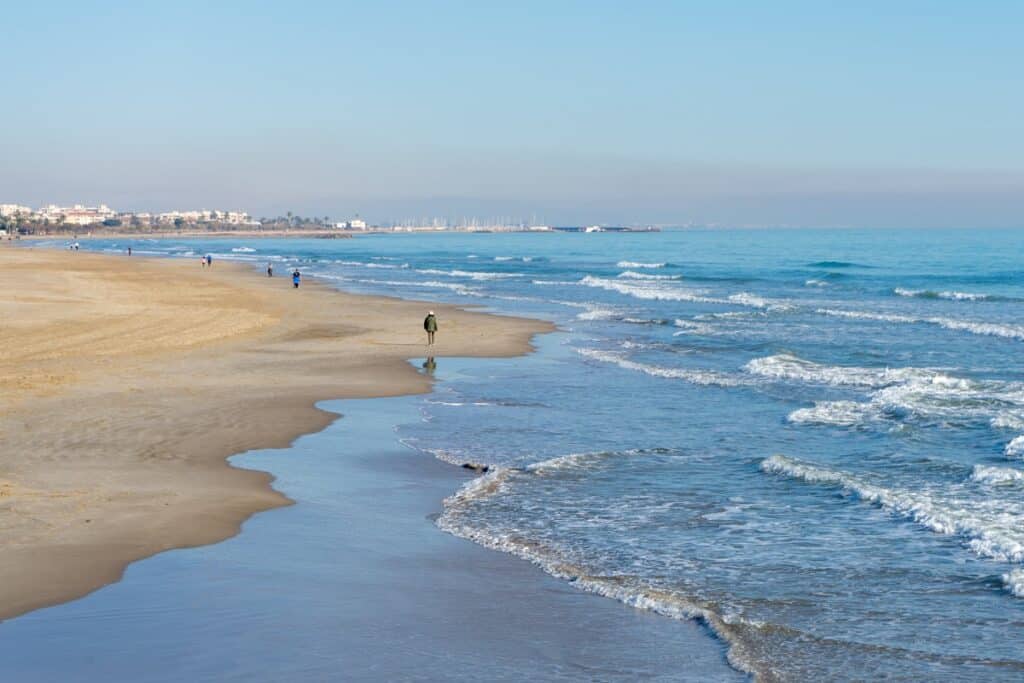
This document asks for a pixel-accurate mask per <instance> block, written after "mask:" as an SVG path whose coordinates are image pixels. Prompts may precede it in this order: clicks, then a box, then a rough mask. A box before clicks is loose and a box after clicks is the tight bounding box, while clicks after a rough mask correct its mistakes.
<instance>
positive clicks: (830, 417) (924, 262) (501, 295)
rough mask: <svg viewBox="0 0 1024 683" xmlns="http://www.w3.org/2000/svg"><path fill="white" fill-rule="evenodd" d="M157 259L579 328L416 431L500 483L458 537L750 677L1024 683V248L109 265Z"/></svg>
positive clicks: (534, 253) (850, 246) (512, 247)
mask: <svg viewBox="0 0 1024 683" xmlns="http://www.w3.org/2000/svg"><path fill="white" fill-rule="evenodd" d="M129 244H130V245H131V246H132V247H133V249H134V251H135V253H136V254H165V255H174V256H190V257H195V256H196V255H199V254H205V253H212V254H213V257H214V264H215V265H216V262H217V261H218V260H222V259H237V260H243V261H251V262H253V264H254V267H263V266H264V265H265V263H266V262H267V261H271V262H273V263H274V264H275V266H276V268H277V269H278V271H279V272H280V273H281V274H285V273H286V272H287V271H288V270H289V269H290V268H291V267H293V266H297V267H299V268H300V269H301V270H302V271H303V273H304V274H308V275H312V276H315V277H316V278H318V279H320V280H323V281H326V282H330V283H332V284H334V285H336V286H337V287H339V288H343V289H346V290H351V291H357V292H372V293H384V294H391V295H396V296H401V297H408V298H417V299H424V300H429V301H449V302H455V303H460V304H468V305H476V306H485V307H488V308H489V309H492V310H495V311H499V312H506V313H515V314H518V315H532V316H536V317H541V318H545V319H549V320H553V321H556V322H557V323H558V324H559V325H560V326H561V328H562V330H563V331H562V332H559V333H556V334H554V335H551V336H548V337H546V338H544V339H542V340H540V344H539V351H538V352H537V353H536V354H534V355H533V356H531V357H529V358H528V359H525V360H522V361H518V362H515V363H508V364H503V365H500V366H497V365H480V366H472V365H471V366H470V367H471V369H470V370H468V371H466V372H462V373H460V374H459V375H458V377H457V378H455V379H452V380H450V381H445V382H443V383H441V384H439V385H438V387H437V389H436V391H435V392H434V393H433V394H431V395H429V396H426V397H423V398H422V399H420V409H421V411H422V416H423V420H422V421H421V422H417V423H414V424H406V425H402V426H400V428H399V437H400V438H401V439H402V440H403V442H404V443H406V444H408V445H410V446H411V447H413V448H416V449H419V450H420V451H422V453H423V456H424V457H434V456H436V457H438V458H441V459H443V460H446V461H450V462H452V463H455V464H461V463H464V462H473V463H481V464H487V465H490V466H492V469H491V470H490V471H489V472H488V473H487V474H485V475H483V476H482V477H480V478H478V479H475V480H473V481H471V482H470V483H469V484H468V485H466V486H465V487H464V488H463V489H462V490H459V491H453V492H452V496H451V497H450V498H449V499H448V500H447V501H446V502H445V506H444V511H443V514H441V516H440V518H439V519H438V521H437V525H438V527H439V528H440V529H441V530H443V531H446V532H449V533H452V534H456V535H459V536H463V537H466V538H469V539H472V540H474V541H476V542H478V543H481V544H483V545H485V546H488V547H492V548H495V549H498V550H502V551H506V552H509V553H513V554H516V555H519V556H521V557H524V558H527V559H529V560H531V561H533V562H535V563H537V564H539V565H541V566H542V567H544V568H545V569H546V570H547V571H549V572H550V573H552V574H554V575H556V576H560V577H564V578H565V579H566V580H569V581H572V582H574V584H575V585H576V586H578V587H579V588H581V589H583V590H586V591H592V592H594V593H598V594H600V595H604V596H607V597H609V598H614V599H618V600H621V601H623V602H625V603H627V604H630V605H634V606H637V607H641V608H644V609H649V610H653V611H655V612H658V613H660V614H662V615H665V616H666V617H670V618H678V619H690V618H694V619H700V620H703V621H705V622H706V623H707V624H708V625H709V627H710V628H711V630H712V631H713V632H714V633H715V634H717V636H718V637H719V638H721V639H722V640H723V641H724V642H725V643H726V644H727V646H728V648H729V660H730V663H731V664H732V665H733V666H734V667H736V668H737V669H740V670H743V671H747V672H754V673H761V674H766V675H769V676H773V675H774V676H779V677H782V678H786V679H792V680H820V679H822V678H825V679H829V680H837V679H852V678H856V679H872V678H879V677H883V676H889V677H895V678H898V679H928V678H931V679H934V678H944V679H950V680H952V679H961V680H962V679H978V680H980V679H984V680H990V681H991V680H1020V679H1021V677H1022V676H1024V655H1022V649H1021V633H1024V631H1022V628H1024V567H1022V563H1024V498H1022V493H1024V461H1022V458H1024V372H1022V370H1021V368H1020V367H1019V366H1018V364H1017V363H1015V359H1018V358H1020V353H1021V350H1022V349H1024V286H1022V284H1021V282H1022V277H1024V266H1022V264H1024V233H1021V232H1014V231H976V230H962V231H951V230H950V231H852V230H831V231H816V230H792V231H786V230H775V231H770V230H763V231H687V232H683V231H667V232H662V233H657V234H594V235H566V234H558V235H548V234H542V235H537V234H508V235H505V234H502V235H498V234H493V235H479V234H478V235H473V234H423V235H379V236H377V235H371V236H366V237H361V238H359V239H352V240H300V239H287V240H278V239H243V238H239V239H218V240H187V239H183V240H174V239H169V240H133V241H130V242H128V241H125V240H90V241H87V242H85V243H83V247H85V248H90V249H91V248H98V249H103V250H110V251H123V250H124V248H125V247H126V246H128V245H129ZM197 267H198V266H197ZM297 295H301V293H299V294H297ZM418 324H419V321H418V320H416V321H410V326H411V327H410V334H411V335H419V334H420V331H419V329H418V327H417V326H418ZM440 325H441V331H440V333H439V335H440V337H441V338H442V339H443V335H444V330H445V321H444V320H443V319H442V320H441V322H440ZM493 334H496V335H500V334H502V330H501V329H500V327H496V328H495V329H494V330H493ZM473 367H478V369H476V370H474V369H472V368H473ZM271 514H273V513H271Z"/></svg>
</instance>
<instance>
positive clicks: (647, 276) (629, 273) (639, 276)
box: [619, 270, 683, 280]
mask: <svg viewBox="0 0 1024 683" xmlns="http://www.w3.org/2000/svg"><path fill="white" fill-rule="evenodd" d="M619 277H621V278H625V279H627V280H681V279H682V278H683V276H682V275H655V274H654V273H638V272H636V271H635V270H626V271H623V272H621V273H619Z"/></svg>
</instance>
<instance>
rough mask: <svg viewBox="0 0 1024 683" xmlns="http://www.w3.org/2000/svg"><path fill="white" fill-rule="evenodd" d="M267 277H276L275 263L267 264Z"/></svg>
mask: <svg viewBox="0 0 1024 683" xmlns="http://www.w3.org/2000/svg"><path fill="white" fill-rule="evenodd" d="M267 277H274V264H273V263H268V264H267Z"/></svg>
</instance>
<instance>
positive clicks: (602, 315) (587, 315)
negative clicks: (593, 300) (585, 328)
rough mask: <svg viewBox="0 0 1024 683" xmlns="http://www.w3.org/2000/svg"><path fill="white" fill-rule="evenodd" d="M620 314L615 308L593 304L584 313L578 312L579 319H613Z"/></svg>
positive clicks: (577, 317)
mask: <svg viewBox="0 0 1024 683" xmlns="http://www.w3.org/2000/svg"><path fill="white" fill-rule="evenodd" d="M618 314H619V312H618V311H616V310H615V309H613V308H605V307H603V306H597V305H591V306H589V307H588V308H587V310H585V311H583V312H582V313H578V314H576V319H577V320H611V319H612V318H614V317H615V316H617V315H618Z"/></svg>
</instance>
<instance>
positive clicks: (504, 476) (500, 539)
mask: <svg viewBox="0 0 1024 683" xmlns="http://www.w3.org/2000/svg"><path fill="white" fill-rule="evenodd" d="M564 457H565V458H566V460H562V459H560V458H554V459H552V460H551V461H548V462H549V467H550V466H551V465H554V463H555V462H556V461H559V460H562V462H563V463H566V464H568V463H571V462H572V461H573V460H576V459H577V458H578V457H579V458H584V457H586V454H581V455H580V456H564ZM573 464H575V463H573ZM538 465H540V463H539V464H538ZM570 466H571V465H570ZM513 474H515V471H513V470H504V469H499V470H496V471H492V472H489V473H488V474H485V475H484V476H482V477H479V478H477V479H474V480H473V481H471V482H469V483H467V484H465V485H464V486H463V488H462V489H460V490H459V491H458V492H457V493H456V494H454V495H452V496H449V497H448V498H446V499H445V501H444V512H443V513H442V514H441V515H440V516H439V517H438V519H437V522H436V524H437V526H438V528H440V529H442V530H443V531H446V532H448V533H450V534H452V535H454V536H458V537H460V538H465V539H467V540H470V541H473V542H474V543H477V544H479V545H482V546H484V547H485V548H490V549H492V550H498V551H501V552H505V553H509V554H511V555H515V556H516V557H520V558H522V559H525V560H527V561H529V562H532V563H534V564H536V565H537V566H539V567H541V568H542V569H543V570H544V571H546V572H547V573H549V574H551V575H552V576H554V577H557V578H561V579H566V580H570V581H572V585H573V586H574V587H576V588H578V589H579V590H582V591H586V592H588V593H594V594H596V595H600V596H603V597H606V598H611V599H613V600H618V601H620V602H622V603H624V604H626V605H629V606H631V607H634V608H636V609H643V610H647V611H650V612H654V613H656V614H661V615H663V616H666V617H670V618H673V619H679V620H690V619H701V620H703V621H704V622H705V623H707V624H708V625H709V626H710V627H711V629H712V630H714V631H715V633H717V634H718V635H719V636H720V637H721V638H722V639H723V640H725V641H726V642H728V643H729V644H730V645H731V647H730V650H729V652H728V655H727V658H728V660H729V662H730V663H731V664H732V665H733V666H734V667H736V668H737V669H739V670H740V671H745V672H747V673H751V674H753V673H756V669H754V668H753V665H752V662H751V659H750V658H749V657H748V656H747V653H746V650H745V648H744V645H743V643H742V642H740V641H738V640H737V637H736V635H735V633H734V630H733V628H731V626H732V625H734V624H735V625H740V624H744V625H746V624H750V623H751V622H746V621H744V620H743V619H741V618H739V617H732V618H725V617H723V616H721V615H719V614H718V613H716V612H715V611H714V610H712V609H709V608H706V607H703V606H701V605H699V604H697V603H694V602H692V601H690V600H688V599H687V598H685V597H684V596H682V595H678V594H675V593H671V592H668V591H662V590H654V589H651V588H647V587H645V586H643V585H638V584H634V583H632V582H631V583H628V584H627V583H624V582H623V581H621V580H618V577H616V579H615V580H612V579H607V578H604V577H599V576H590V575H588V574H587V573H586V572H585V571H584V569H583V568H582V567H580V566H578V565H575V564H573V563H571V562H570V561H568V560H567V559H566V558H565V557H563V556H562V555H561V553H559V552H558V551H557V550H555V549H552V548H548V547H546V546H545V545H543V544H541V543H535V542H532V541H530V540H529V539H527V538H524V537H523V536H522V535H520V534H518V533H509V532H502V531H497V530H489V529H482V528H480V527H479V526H477V525H475V524H473V523H471V522H467V521H466V518H467V517H469V518H470V519H471V517H472V516H471V515H467V514H466V512H467V510H468V509H469V508H470V507H471V506H472V505H473V504H474V503H475V502H476V501H478V500H480V499H482V498H487V497H490V496H492V495H496V494H500V493H502V492H504V491H505V490H507V487H508V484H507V483H506V481H507V480H508V479H509V478H510V476H511V475H513ZM533 474H542V472H539V471H538V472H533Z"/></svg>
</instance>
